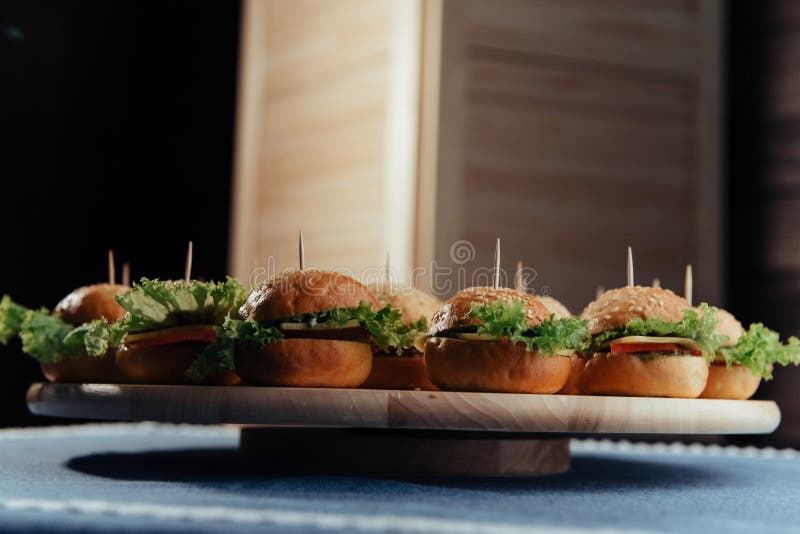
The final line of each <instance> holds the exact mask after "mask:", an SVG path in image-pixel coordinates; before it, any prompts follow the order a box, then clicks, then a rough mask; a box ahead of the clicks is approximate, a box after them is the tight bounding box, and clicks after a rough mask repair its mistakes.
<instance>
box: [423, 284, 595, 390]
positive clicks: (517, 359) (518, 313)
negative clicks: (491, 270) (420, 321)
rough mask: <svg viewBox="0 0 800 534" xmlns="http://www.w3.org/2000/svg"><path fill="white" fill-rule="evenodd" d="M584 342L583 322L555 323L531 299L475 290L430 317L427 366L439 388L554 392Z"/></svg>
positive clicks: (569, 319) (517, 294)
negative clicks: (572, 357)
mask: <svg viewBox="0 0 800 534" xmlns="http://www.w3.org/2000/svg"><path fill="white" fill-rule="evenodd" d="M587 338H588V330H587V329H586V324H585V323H584V322H583V321H581V320H579V319H576V318H572V317H567V318H557V317H556V316H555V314H552V313H551V312H550V311H549V310H548V309H547V307H546V306H545V305H544V304H542V303H541V302H540V301H539V300H537V299H536V298H534V297H533V296H531V295H527V294H525V293H521V292H519V291H515V290H513V289H505V288H499V289H494V288H489V287H473V288H468V289H465V290H463V291H459V292H458V293H456V295H454V296H453V297H452V298H451V299H450V300H448V301H447V302H446V303H445V304H444V306H443V307H442V308H441V309H440V310H439V311H437V312H436V313H435V314H434V316H433V318H432V319H431V327H430V332H429V337H428V339H427V340H426V341H425V344H424V352H425V366H426V368H427V371H428V377H429V378H430V380H431V382H433V384H434V385H436V386H437V387H439V388H440V389H445V390H459V391H496V392H505V393H555V392H556V391H558V390H560V389H561V388H562V387H563V386H564V384H565V383H566V381H567V378H568V377H569V373H570V356H571V355H573V354H574V353H575V351H576V350H580V349H583V348H584V347H585V343H586V340H587Z"/></svg>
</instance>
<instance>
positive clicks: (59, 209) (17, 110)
mask: <svg viewBox="0 0 800 534" xmlns="http://www.w3.org/2000/svg"><path fill="white" fill-rule="evenodd" d="M238 28H239V4H238V2H233V1H231V2H213V3H207V2H190V1H186V2H176V1H167V2H161V1H158V2H156V1H151V2H146V1H145V2H143V1H138V0H137V1H119V2H117V1H112V2H106V1H94V2H87V1H76V0H71V1H69V2H60V1H49V2H35V1H33V2H32V1H29V0H22V1H13V2H8V1H6V0H0V177H2V178H0V179H1V180H2V187H3V190H2V194H1V195H0V198H2V209H1V210H0V228H2V240H3V243H2V251H3V252H2V256H1V257H2V261H0V294H2V293H8V294H10V295H12V296H13V298H14V299H15V300H17V301H18V302H20V303H22V304H25V305H27V306H47V307H49V308H52V307H53V306H55V304H56V303H57V302H58V301H59V300H60V299H61V298H62V297H63V296H65V295H66V294H67V293H69V292H70V291H72V290H73V289H74V288H75V287H77V286H80V285H84V284H89V283H96V282H100V281H105V280H106V279H107V270H106V251H107V250H108V249H109V248H111V249H114V252H115V254H116V256H117V258H118V263H119V265H118V267H117V273H118V275H119V274H120V273H121V262H122V261H130V262H131V271H132V276H133V278H134V279H136V278H139V277H141V276H149V277H159V278H173V277H182V276H183V268H184V258H185V254H186V245H187V241H188V240H190V239H191V240H193V241H194V272H195V273H196V275H197V276H205V277H208V278H218V277H222V276H224V275H225V274H226V262H227V252H228V250H227V243H228V218H229V212H230V179H231V168H232V166H231V162H232V154H233V129H234V115H235V113H234V112H235V97H236V94H235V93H236V74H237V53H238ZM0 358H2V362H3V367H2V371H0V406H2V408H0V426H14V425H27V424H44V423H47V422H48V421H47V420H45V419H42V418H38V417H33V416H31V415H30V414H29V413H28V411H27V409H26V407H25V403H24V397H25V391H26V389H27V387H28V385H29V384H30V383H31V382H33V381H34V380H38V379H39V378H40V376H41V375H40V374H39V371H38V366H37V365H36V364H35V363H34V362H33V361H31V360H30V359H28V358H25V357H23V356H22V355H21V353H20V352H19V347H18V345H17V344H16V343H12V344H11V345H10V346H8V347H2V346H0ZM60 422H62V423H63V422H64V421H63V420H60Z"/></svg>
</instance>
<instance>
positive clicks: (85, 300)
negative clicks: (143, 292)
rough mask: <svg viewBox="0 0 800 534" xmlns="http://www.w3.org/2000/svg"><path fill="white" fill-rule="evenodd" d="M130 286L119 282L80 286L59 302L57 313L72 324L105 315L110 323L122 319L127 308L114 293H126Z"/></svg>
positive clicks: (86, 321)
mask: <svg viewBox="0 0 800 534" xmlns="http://www.w3.org/2000/svg"><path fill="white" fill-rule="evenodd" d="M129 289H130V288H129V287H128V286H121V285H117V284H94V285H91V286H83V287H79V288H78V289H76V290H75V291H73V292H72V293H70V294H69V295H67V296H66V297H64V299H63V300H62V301H61V302H59V303H58V304H57V305H56V309H55V310H54V311H55V313H56V314H58V315H60V316H61V318H62V319H63V320H64V321H66V322H68V323H70V324H81V323H88V322H90V321H94V320H95V319H100V318H101V317H104V318H105V319H106V320H107V321H108V322H109V323H113V322H115V321H117V320H118V319H121V318H122V316H123V315H125V310H124V309H123V308H122V306H120V305H119V304H118V303H117V301H116V300H114V295H119V294H121V293H125V292H126V291H128V290H129Z"/></svg>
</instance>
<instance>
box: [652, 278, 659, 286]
mask: <svg viewBox="0 0 800 534" xmlns="http://www.w3.org/2000/svg"><path fill="white" fill-rule="evenodd" d="M653 287H655V288H659V287H661V279H660V278H653Z"/></svg>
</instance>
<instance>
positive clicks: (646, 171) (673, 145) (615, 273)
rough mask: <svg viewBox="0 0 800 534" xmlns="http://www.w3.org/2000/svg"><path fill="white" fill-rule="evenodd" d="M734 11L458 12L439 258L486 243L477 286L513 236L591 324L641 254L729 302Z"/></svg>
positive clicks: (446, 9) (616, 7)
mask: <svg viewBox="0 0 800 534" xmlns="http://www.w3.org/2000/svg"><path fill="white" fill-rule="evenodd" d="M718 4H719V3H718V2H715V1H713V0H703V1H700V2H683V1H679V0H675V1H672V2H670V1H663V2H657V3H651V2H625V1H622V0H621V1H619V2H602V3H597V2H586V1H581V0H569V1H565V2H551V1H547V0H541V1H540V0H534V1H529V2H523V1H517V0H501V1H495V2H487V1H483V0H470V1H469V2H458V1H445V2H444V4H443V17H442V18H443V22H442V38H441V39H442V43H441V47H442V51H441V58H442V65H441V67H440V69H439V71H438V74H439V75H440V88H439V91H440V94H441V95H442V96H441V99H440V101H439V102H440V106H439V108H438V112H439V116H440V118H439V124H438V136H437V143H438V146H439V147H440V148H439V151H438V153H437V159H436V164H437V168H438V188H437V200H436V217H435V222H433V223H431V222H428V228H429V230H430V231H431V232H432V233H434V234H435V236H436V237H435V242H436V244H435V246H434V256H435V259H436V260H437V261H438V262H439V263H443V264H445V265H448V266H450V267H455V266H457V265H455V264H454V263H453V262H452V261H451V259H450V257H449V256H450V246H451V244H452V243H453V242H454V241H456V240H459V239H466V240H469V241H471V242H472V243H473V245H474V246H475V248H476V250H477V256H476V257H475V260H474V261H473V262H471V263H469V264H467V265H463V266H461V267H463V269H465V271H466V273H467V276H466V283H467V284H470V283H471V282H472V283H474V282H475V281H474V280H472V281H471V280H470V277H469V273H471V272H472V271H475V270H478V269H480V268H482V267H485V266H487V265H488V264H489V263H490V261H491V249H492V247H491V244H492V243H493V242H494V238H496V237H497V236H500V237H501V238H502V239H503V243H504V257H506V258H512V259H513V260H516V259H522V260H523V261H524V262H525V264H526V265H530V266H531V267H533V268H535V269H537V271H539V275H540V276H539V278H538V279H537V281H536V283H535V284H536V286H537V287H536V289H537V290H538V289H541V287H542V286H543V285H547V286H549V288H550V289H552V290H553V291H554V296H556V297H557V298H559V299H561V300H564V301H565V302H566V303H567V304H568V305H569V307H570V308H572V309H574V310H576V311H579V310H580V309H582V308H583V306H584V305H585V303H586V302H587V301H588V300H589V299H591V297H592V296H593V295H594V289H595V286H596V285H597V284H603V285H605V286H606V287H613V286H615V285H621V284H622V283H624V269H623V265H624V264H623V260H624V250H625V247H626V245H628V244H631V245H633V246H634V249H635V250H636V251H637V258H638V259H639V260H638V261H637V270H639V271H640V272H639V277H638V280H640V281H642V282H648V281H649V280H650V279H652V277H654V276H658V277H659V278H661V279H662V281H663V282H664V284H665V285H666V286H667V287H673V288H679V287H680V280H681V278H680V277H681V273H682V270H683V265H684V264H685V263H692V264H693V265H695V268H696V272H697V273H698V275H697V280H696V287H697V291H696V293H697V295H698V297H699V298H700V299H705V300H710V301H712V302H716V303H721V293H722V292H721V288H722V285H723V281H722V276H721V264H720V261H721V256H722V249H721V234H720V228H721V224H722V223H721V214H720V205H719V204H720V202H721V200H720V199H721V195H720V191H721V185H720V170H719V145H718V143H719V124H720V122H719V110H720V104H719V101H720V92H719V85H718V84H719V68H720V65H719V59H720V51H719V43H718V41H719V38H720V31H719V24H720V22H719V18H720V17H721V14H720V12H719V5H718ZM511 263H513V261H512V262H511ZM506 267H510V265H506ZM454 277H455V276H454Z"/></svg>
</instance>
